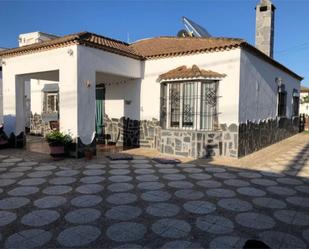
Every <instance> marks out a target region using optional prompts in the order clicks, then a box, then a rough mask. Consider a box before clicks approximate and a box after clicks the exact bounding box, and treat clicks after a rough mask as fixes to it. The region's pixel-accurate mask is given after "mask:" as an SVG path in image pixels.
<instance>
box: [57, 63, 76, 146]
mask: <svg viewBox="0 0 309 249" xmlns="http://www.w3.org/2000/svg"><path fill="white" fill-rule="evenodd" d="M72 64H73V63H72ZM77 122H78V121H77V75H76V69H75V68H74V64H73V65H70V67H67V68H66V69H65V70H64V69H63V70H60V71H59V125H60V127H59V128H60V131H61V132H63V133H65V134H69V135H71V136H72V138H73V139H74V140H77V137H78V133H77Z"/></svg>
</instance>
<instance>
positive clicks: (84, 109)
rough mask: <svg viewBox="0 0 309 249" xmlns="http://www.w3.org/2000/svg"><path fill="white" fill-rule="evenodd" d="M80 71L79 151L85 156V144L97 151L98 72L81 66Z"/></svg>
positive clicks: (80, 154)
mask: <svg viewBox="0 0 309 249" xmlns="http://www.w3.org/2000/svg"><path fill="white" fill-rule="evenodd" d="M79 69H80V70H79V72H78V138H79V143H78V146H79V147H78V152H79V156H83V153H84V148H85V145H87V146H88V147H92V150H93V152H94V153H95V151H96V150H95V146H96V141H95V117H96V106H95V100H96V95H95V90H96V74H95V71H94V70H93V69H92V70H91V69H88V70H87V71H86V70H85V68H84V67H83V68H79Z"/></svg>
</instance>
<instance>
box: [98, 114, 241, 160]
mask: <svg viewBox="0 0 309 249" xmlns="http://www.w3.org/2000/svg"><path fill="white" fill-rule="evenodd" d="M104 121H105V123H104V124H105V129H104V133H105V135H110V137H111V139H110V140H111V142H113V143H116V145H118V146H123V147H125V148H136V147H144V148H151V149H157V150H158V151H160V152H161V153H164V154H170V155H176V156H186V157H193V158H202V157H210V156H220V155H224V156H230V157H237V156H238V154H237V152H238V126H237V125H236V124H232V125H230V126H227V125H224V124H222V125H221V130H218V131H189V130H164V129H162V128H161V127H160V126H159V121H158V120H156V119H153V120H142V121H139V120H131V119H129V118H124V117H122V118H120V119H115V118H111V119H110V118H108V117H107V116H105V120H104Z"/></svg>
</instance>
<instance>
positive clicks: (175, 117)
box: [160, 80, 218, 130]
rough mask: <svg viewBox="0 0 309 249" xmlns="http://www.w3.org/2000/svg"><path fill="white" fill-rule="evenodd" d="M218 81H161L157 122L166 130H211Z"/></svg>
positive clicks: (214, 118)
mask: <svg viewBox="0 0 309 249" xmlns="http://www.w3.org/2000/svg"><path fill="white" fill-rule="evenodd" d="M217 88H218V81H215V80H205V81H184V82H167V83H162V84H161V100H160V124H161V127H162V128H167V129H185V130H214V128H215V122H216V121H217V99H218V96H217Z"/></svg>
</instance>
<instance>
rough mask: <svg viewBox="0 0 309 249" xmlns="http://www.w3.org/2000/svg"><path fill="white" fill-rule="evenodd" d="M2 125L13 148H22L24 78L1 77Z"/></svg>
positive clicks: (16, 76) (10, 75)
mask: <svg viewBox="0 0 309 249" xmlns="http://www.w3.org/2000/svg"><path fill="white" fill-rule="evenodd" d="M3 76H4V77H3V123H4V131H5V133H6V134H7V136H8V137H10V143H11V146H13V147H22V146H23V144H24V142H25V141H24V135H25V134H24V131H25V116H24V104H25V78H24V77H21V76H18V75H14V74H6V73H5V74H4V75H3Z"/></svg>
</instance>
